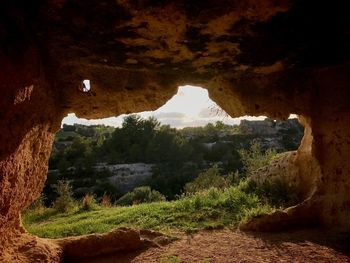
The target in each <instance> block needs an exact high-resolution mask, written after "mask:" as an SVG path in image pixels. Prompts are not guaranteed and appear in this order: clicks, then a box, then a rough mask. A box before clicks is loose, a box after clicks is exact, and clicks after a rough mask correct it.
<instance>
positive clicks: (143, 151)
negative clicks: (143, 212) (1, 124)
mask: <svg viewBox="0 0 350 263" xmlns="http://www.w3.org/2000/svg"><path fill="white" fill-rule="evenodd" d="M288 127H289V126H287V128H284V129H281V131H280V132H279V133H278V134H277V135H276V136H277V137H276V138H279V140H281V141H280V144H281V147H282V148H283V147H284V148H283V149H284V150H293V149H296V147H297V146H298V144H299V142H300V136H301V135H302V128H300V127H299V126H296V127H294V126H293V125H290V127H289V128H288ZM264 138H265V137H264V135H261V134H254V133H249V132H248V131H247V130H245V129H243V128H242V127H240V126H231V125H226V124H224V123H222V122H217V123H215V124H211V123H209V124H207V125H206V126H204V127H187V128H184V129H181V130H177V129H174V128H171V127H170V126H168V125H161V124H160V123H159V122H158V121H157V120H156V119H155V118H149V119H143V118H141V117H140V116H138V115H129V116H127V117H126V118H125V119H124V122H123V124H122V127H120V128H113V127H107V126H103V125H95V126H84V125H78V124H75V125H63V128H62V129H61V130H60V131H59V132H58V133H57V134H56V137H55V143H54V149H53V152H52V155H51V158H50V161H49V169H50V172H49V174H48V180H47V183H46V187H45V189H44V194H45V196H46V199H45V204H46V206H50V205H51V204H52V202H53V201H54V200H55V199H56V198H57V194H56V193H55V191H54V189H53V185H55V184H57V181H58V180H69V181H70V182H71V186H72V190H73V194H74V197H75V198H76V199H80V198H83V197H84V196H85V195H86V194H87V193H90V192H91V193H93V194H94V195H95V197H96V198H97V199H98V200H99V199H101V198H102V197H103V195H104V194H107V195H108V196H109V198H110V201H111V202H112V203H113V202H115V201H117V200H118V199H119V198H120V197H121V196H123V195H124V194H125V189H123V188H121V187H119V186H118V185H115V184H112V183H111V182H110V181H108V180H107V178H108V177H110V176H112V173H111V172H110V171H109V170H108V169H102V170H101V169H99V170H97V169H95V166H96V164H101V163H102V164H106V165H108V164H120V163H135V162H143V163H149V164H153V165H154V166H153V170H152V177H151V178H150V179H149V180H148V181H146V182H144V183H143V186H150V187H151V189H154V190H156V191H158V192H160V193H161V194H162V195H164V196H165V197H166V198H167V199H168V200H174V199H176V198H177V196H179V195H181V194H183V193H184V192H185V191H186V190H185V189H184V187H185V185H186V184H187V183H190V182H192V181H193V180H194V179H195V178H196V177H197V176H198V175H199V174H201V173H203V172H205V171H206V170H207V169H208V168H210V167H212V166H213V165H214V164H216V165H218V168H219V170H220V173H222V175H224V176H225V175H229V174H230V173H232V172H236V171H238V172H239V175H240V176H244V175H245V174H250V172H251V171H252V170H254V169H255V168H256V167H257V166H261V165H264V164H266V163H268V162H269V160H270V159H271V157H273V156H274V155H275V153H276V152H277V150H268V151H267V152H266V153H265V155H264V156H260V157H261V159H260V160H258V161H257V159H256V158H257V156H259V153H260V152H264V151H265V150H266V149H267V148H266V147H268V144H267V143H266V141H264ZM252 141H256V142H259V144H254V147H255V148H254V151H253V152H251V155H248V152H247V149H248V148H249V147H250V144H251V142H252ZM279 151H281V149H279ZM251 159H254V160H255V165H256V167H253V166H252V163H249V162H251V161H250V160H251ZM243 161H244V162H245V163H244V162H243ZM245 167H248V168H245ZM245 169H248V170H245ZM236 179H237V178H236ZM137 186H140V185H137ZM137 186H135V187H137Z"/></svg>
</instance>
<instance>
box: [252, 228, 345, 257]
mask: <svg viewBox="0 0 350 263" xmlns="http://www.w3.org/2000/svg"><path fill="white" fill-rule="evenodd" d="M246 235H248V236H252V237H254V238H258V239H261V240H262V241H263V242H264V243H265V245H266V246H267V247H277V248H278V247H282V245H283V244H284V243H286V242H290V243H295V244H304V243H306V242H309V243H314V244H318V245H320V246H325V247H329V248H332V249H334V250H335V251H338V252H340V253H342V254H345V255H347V256H349V257H350V232H349V231H341V230H337V231H334V230H333V231H332V230H323V229H319V228H312V229H301V230H290V231H285V232H275V233H268V232H246Z"/></svg>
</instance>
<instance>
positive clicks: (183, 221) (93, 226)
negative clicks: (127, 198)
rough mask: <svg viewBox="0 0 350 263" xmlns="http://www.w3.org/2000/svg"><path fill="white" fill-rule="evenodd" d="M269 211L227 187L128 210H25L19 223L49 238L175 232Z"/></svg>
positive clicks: (254, 199) (234, 221) (225, 223)
mask: <svg viewBox="0 0 350 263" xmlns="http://www.w3.org/2000/svg"><path fill="white" fill-rule="evenodd" d="M270 211H271V208H270V207H268V206H263V205H261V203H260V201H259V199H258V198H257V197H256V196H254V195H248V194H245V193H243V192H242V191H240V190H239V188H238V187H231V188H229V189H226V190H224V191H219V190H217V189H210V190H208V191H205V192H202V193H197V194H196V195H194V196H191V197H184V198H182V199H179V200H177V201H173V202H158V203H150V204H140V205H134V206H131V207H110V208H107V207H96V208H95V209H94V210H92V211H82V210H81V209H80V210H79V209H78V208H76V209H75V210H72V211H71V212H69V213H65V214H57V213H56V212H55V211H54V210H53V209H52V208H48V209H45V210H44V211H41V212H39V211H27V212H26V213H24V215H23V223H24V225H25V227H26V228H27V230H28V231H29V232H30V233H33V234H35V235H38V236H40V237H50V238H58V237H64V236H75V235H82V234H89V233H103V232H107V231H109V230H111V229H113V228H116V227H122V226H127V227H134V228H145V229H152V230H158V231H163V232H165V233H176V232H179V231H181V232H191V231H195V230H199V229H206V228H217V227H222V226H235V225H237V224H238V223H239V222H240V221H242V220H246V219H247V218H249V217H251V216H255V215H258V214H261V213H267V212H270Z"/></svg>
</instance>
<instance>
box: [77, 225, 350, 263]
mask: <svg viewBox="0 0 350 263" xmlns="http://www.w3.org/2000/svg"><path fill="white" fill-rule="evenodd" d="M171 256H176V257H177V258H178V259H180V260H181V262H191V263H192V262H201V263H203V262H205V263H208V262H210V263H212V262H220V263H221V262H332V263H335V262H350V236H349V234H344V233H338V234H334V232H333V233H330V232H324V231H323V232H319V231H317V230H307V231H306V230H303V231H296V232H285V233H242V232H239V231H236V230H229V229H223V230H212V231H200V232H198V233H195V234H193V235H188V236H184V237H183V238H181V239H180V240H178V241H175V242H173V243H171V244H168V245H166V246H163V247H159V248H150V249H147V250H145V251H139V252H134V253H132V254H127V255H122V256H121V255H111V256H108V257H104V258H98V259H90V260H86V259H85V260H83V261H81V262H87V263H97V262H99V263H107V262H108V263H110V262H116V263H117V262H122V263H126V262H149V263H152V262H157V263H159V262H166V263H170V262H172V261H162V260H164V259H166V258H167V257H171ZM71 262H73V261H71ZM74 262H77V261H76V260H74Z"/></svg>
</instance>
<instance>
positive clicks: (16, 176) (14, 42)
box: [0, 0, 350, 262]
mask: <svg viewBox="0 0 350 263" xmlns="http://www.w3.org/2000/svg"><path fill="white" fill-rule="evenodd" d="M343 2H345V1H332V2H329V1H316V0H310V1H301V0H300V1H297V0H292V1H287V0H286V1H274V0H245V1H231V0H230V1H229V0H215V1H214V0H205V1H188V0H177V1H175V0H164V1H157V0H139V1H131V0H130V1H129V0H89V1H83V0H46V1H45V0H37V1H21V0H13V1H5V3H1V8H0V90H1V93H2V94H1V97H0V107H1V111H0V129H1V133H0V134H1V135H0V145H1V148H0V261H1V260H2V261H5V262H6V261H9V262H15V261H29V262H32V260H31V258H30V257H28V256H26V255H29V254H30V253H29V252H28V251H31V250H32V251H36V252H33V253H34V254H35V253H36V254H35V255H37V258H38V257H39V256H38V255H41V256H42V257H41V259H42V261H57V260H58V259H59V258H60V253H61V252H62V251H61V250H60V248H59V247H57V245H54V244H53V245H52V246H50V245H48V244H49V243H50V242H49V241H47V240H45V241H42V240H41V241H40V240H39V241H38V239H37V238H35V237H30V236H29V235H27V234H25V233H24V232H25V231H24V230H23V229H22V227H21V224H20V217H19V213H20V211H21V210H23V209H24V208H25V207H27V206H28V205H29V204H30V203H31V202H32V201H33V200H34V199H35V198H36V197H37V196H38V195H39V194H40V192H41V190H42V188H43V185H44V181H45V176H46V171H47V161H48V158H49V154H50V150H51V144H52V138H53V133H54V132H55V131H57V129H58V128H59V125H60V121H61V119H62V118H63V116H65V115H66V114H67V113H69V112H75V113H76V114H77V115H78V116H79V117H84V118H99V117H108V116H112V115H118V114H122V113H128V112H137V111H142V110H152V109H156V108H157V107H159V106H161V105H162V104H164V103H165V102H166V100H168V99H169V98H170V97H171V96H172V95H173V94H174V93H175V92H176V89H177V87H178V86H179V85H183V84H194V85H199V86H202V87H205V88H207V89H208V91H209V94H210V96H211V97H212V99H213V100H215V101H216V102H217V103H218V104H219V105H220V106H221V107H222V108H224V109H225V110H226V111H227V112H228V113H229V114H231V115H232V116H241V115H247V114H248V115H267V116H269V117H274V118H287V117H288V115H289V114H290V113H295V114H298V115H299V116H301V119H302V122H303V123H304V124H305V127H306V133H305V137H304V139H303V143H302V145H301V146H300V149H299V150H298V152H297V154H296V155H291V156H290V159H287V160H286V159H284V165H283V167H289V168H288V169H289V171H290V173H293V174H294V175H293V176H295V177H296V178H298V180H301V181H302V182H304V183H303V184H301V185H302V186H303V189H302V193H303V194H304V195H305V196H304V197H305V201H304V202H302V203H301V204H300V205H298V206H296V207H293V208H289V209H287V210H286V211H284V212H277V213H275V214H273V215H270V216H266V217H263V218H260V219H256V220H253V221H252V222H249V223H248V224H247V225H246V226H244V227H245V228H248V229H256V230H265V229H267V230H271V229H272V228H275V226H277V227H279V228H283V227H286V226H293V225H299V224H301V225H307V224H316V223H317V224H321V225H324V226H333V227H334V226H337V227H338V226H340V227H349V226H350V223H349V222H350V177H349V173H350V163H349V162H348V160H347V159H348V157H349V151H350V127H349V123H350V109H349V108H350V103H349V98H350V96H349V95H350V94H349V93H350V89H349V83H350V65H349V64H348V61H349V58H350V33H349V32H350V17H349V15H348V11H347V10H348V9H347V8H346V6H345V3H343ZM83 79H90V80H91V83H92V90H91V91H89V92H83V91H82V90H83V87H82V84H81V81H82V80H83ZM288 169H287V170H288ZM276 222H277V223H276ZM244 227H243V228H244ZM42 244H47V245H45V248H44V249H41V248H42V247H43V245H42ZM38 251H39V252H38ZM28 253H29V254H28ZM19 255H21V256H19Z"/></svg>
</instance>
